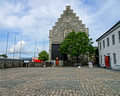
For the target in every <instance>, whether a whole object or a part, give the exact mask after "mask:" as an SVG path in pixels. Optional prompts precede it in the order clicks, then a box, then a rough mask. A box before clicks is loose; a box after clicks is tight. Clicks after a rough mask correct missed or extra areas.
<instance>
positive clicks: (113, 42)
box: [112, 34, 115, 45]
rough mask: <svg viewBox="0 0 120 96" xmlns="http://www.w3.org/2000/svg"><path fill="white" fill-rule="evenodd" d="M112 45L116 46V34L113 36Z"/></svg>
mask: <svg viewBox="0 0 120 96" xmlns="http://www.w3.org/2000/svg"><path fill="white" fill-rule="evenodd" d="M112 44H113V45H114V44H115V35H114V34H113V35H112Z"/></svg>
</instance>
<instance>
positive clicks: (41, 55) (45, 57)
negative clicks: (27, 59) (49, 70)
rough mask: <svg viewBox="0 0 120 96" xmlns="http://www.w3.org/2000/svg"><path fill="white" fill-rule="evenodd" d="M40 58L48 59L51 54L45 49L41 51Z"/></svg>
mask: <svg viewBox="0 0 120 96" xmlns="http://www.w3.org/2000/svg"><path fill="white" fill-rule="evenodd" d="M38 59H39V60H42V61H47V60H48V59H49V55H48V53H47V52H46V51H45V50H44V51H41V52H40V53H39V57H38Z"/></svg>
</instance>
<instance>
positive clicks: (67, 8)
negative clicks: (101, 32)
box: [52, 5, 82, 30]
mask: <svg viewBox="0 0 120 96" xmlns="http://www.w3.org/2000/svg"><path fill="white" fill-rule="evenodd" d="M67 10H71V11H72V13H73V14H74V15H75V16H76V13H74V12H73V9H71V6H70V5H67V6H66V9H65V10H63V13H62V14H61V15H60V17H59V18H58V19H57V22H55V25H54V26H52V30H53V29H54V27H55V26H56V23H59V22H60V19H61V18H62V17H63V14H64V12H65V11H67ZM76 18H78V20H79V21H80V23H81V24H82V20H80V19H79V16H76Z"/></svg>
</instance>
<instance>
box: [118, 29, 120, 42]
mask: <svg viewBox="0 0 120 96" xmlns="http://www.w3.org/2000/svg"><path fill="white" fill-rule="evenodd" d="M118 40H119V43H120V31H118Z"/></svg>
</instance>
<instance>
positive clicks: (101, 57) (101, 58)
mask: <svg viewBox="0 0 120 96" xmlns="http://www.w3.org/2000/svg"><path fill="white" fill-rule="evenodd" d="M100 58H101V63H102V55H101V56H100Z"/></svg>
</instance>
